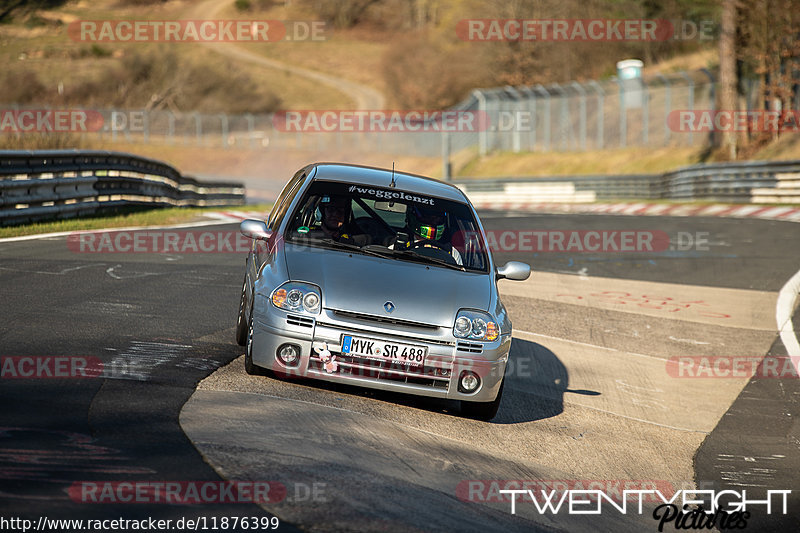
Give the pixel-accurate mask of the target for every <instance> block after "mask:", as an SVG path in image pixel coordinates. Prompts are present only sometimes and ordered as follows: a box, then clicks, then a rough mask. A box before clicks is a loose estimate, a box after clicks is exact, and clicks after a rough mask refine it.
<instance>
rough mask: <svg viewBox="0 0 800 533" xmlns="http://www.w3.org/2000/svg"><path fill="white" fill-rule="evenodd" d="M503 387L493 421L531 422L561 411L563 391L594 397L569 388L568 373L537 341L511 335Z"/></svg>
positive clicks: (592, 392) (554, 356)
mask: <svg viewBox="0 0 800 533" xmlns="http://www.w3.org/2000/svg"><path fill="white" fill-rule="evenodd" d="M505 379H506V387H505V394H504V396H503V402H502V403H501V404H500V410H499V411H498V413H497V416H496V417H495V418H494V419H493V420H492V423H495V424H519V423H522V422H533V421H536V420H543V419H545V418H550V417H553V416H558V415H560V414H561V413H562V412H563V411H564V393H567V392H569V393H574V394H585V395H592V396H596V395H599V394H600V393H599V392H596V391H587V390H572V389H570V388H569V372H567V369H566V367H565V366H564V365H563V363H561V360H559V358H558V356H557V355H556V354H555V353H553V352H552V351H551V350H550V349H549V348H547V347H546V346H543V345H541V344H538V343H535V342H531V341H527V340H524V339H518V338H515V339H514V342H513V344H512V345H511V354H510V356H509V364H508V366H507V367H506V374H505Z"/></svg>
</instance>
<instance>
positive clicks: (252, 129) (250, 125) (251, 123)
mask: <svg viewBox="0 0 800 533" xmlns="http://www.w3.org/2000/svg"><path fill="white" fill-rule="evenodd" d="M244 118H245V120H246V121H247V139H248V142H247V145H248V146H249V147H250V148H251V149H252V148H253V141H254V140H255V139H253V137H254V136H255V134H256V121H255V118H253V115H251V114H250V113H248V114H246V115H245V116H244Z"/></svg>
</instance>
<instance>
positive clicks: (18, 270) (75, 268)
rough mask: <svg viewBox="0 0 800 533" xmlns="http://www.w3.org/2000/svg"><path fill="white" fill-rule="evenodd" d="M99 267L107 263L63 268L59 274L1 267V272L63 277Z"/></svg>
mask: <svg viewBox="0 0 800 533" xmlns="http://www.w3.org/2000/svg"><path fill="white" fill-rule="evenodd" d="M97 266H105V263H92V264H90V265H78V266H76V267H69V268H63V269H61V270H59V271H58V272H50V271H47V270H26V269H24V268H9V267H0V270H7V271H9V272H24V273H26V274H46V275H49V276H63V275H65V274H68V273H69V272H75V271H76V270H82V269H84V268H91V267H97Z"/></svg>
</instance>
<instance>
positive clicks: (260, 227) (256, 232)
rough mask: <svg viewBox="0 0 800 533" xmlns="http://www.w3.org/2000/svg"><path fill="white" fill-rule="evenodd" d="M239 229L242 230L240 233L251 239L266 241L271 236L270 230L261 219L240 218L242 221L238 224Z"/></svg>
mask: <svg viewBox="0 0 800 533" xmlns="http://www.w3.org/2000/svg"><path fill="white" fill-rule="evenodd" d="M239 231H241V232H242V235H244V236H245V237H250V238H251V239H261V240H262V241H266V240H269V238H270V237H272V232H271V231H270V230H268V229H267V225H266V224H265V223H264V221H263V220H254V219H252V218H248V219H247V220H242V223H241V224H239Z"/></svg>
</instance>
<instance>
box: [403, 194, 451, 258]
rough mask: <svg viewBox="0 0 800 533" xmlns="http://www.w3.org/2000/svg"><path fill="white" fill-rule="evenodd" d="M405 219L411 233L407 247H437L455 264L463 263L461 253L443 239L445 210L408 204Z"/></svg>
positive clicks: (445, 221)
mask: <svg viewBox="0 0 800 533" xmlns="http://www.w3.org/2000/svg"><path fill="white" fill-rule="evenodd" d="M406 220H407V223H408V228H409V230H410V233H411V234H412V235H413V237H412V239H411V242H409V243H408V244H407V245H406V247H407V248H438V249H440V250H443V251H445V252H446V253H448V254H450V256H452V258H453V260H454V261H455V262H456V264H457V265H463V264H464V263H463V260H462V259H461V254H460V253H459V252H458V250H456V249H455V248H454V247H453V245H452V244H451V243H450V241H449V239H445V238H444V237H445V233H446V228H447V212H446V211H440V210H438V209H436V208H433V207H428V206H420V205H416V204H414V205H410V206H409V207H408V210H407V211H406Z"/></svg>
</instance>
